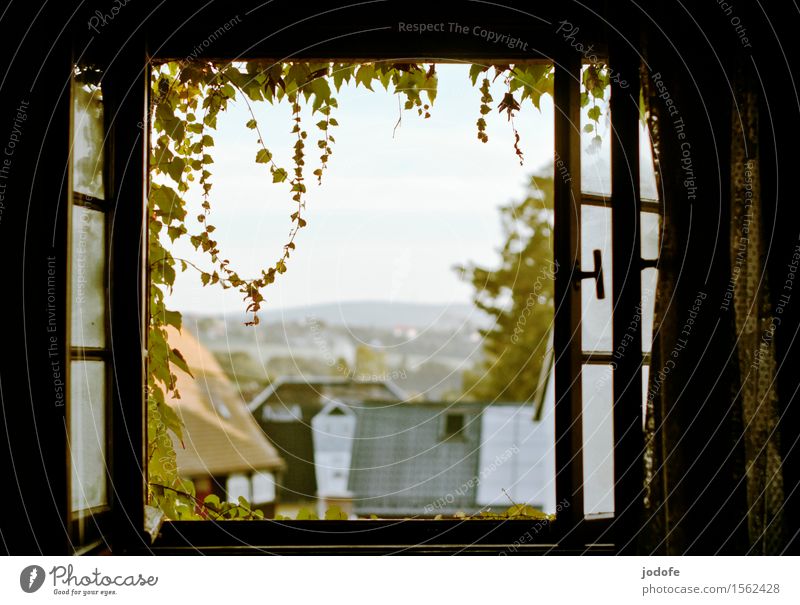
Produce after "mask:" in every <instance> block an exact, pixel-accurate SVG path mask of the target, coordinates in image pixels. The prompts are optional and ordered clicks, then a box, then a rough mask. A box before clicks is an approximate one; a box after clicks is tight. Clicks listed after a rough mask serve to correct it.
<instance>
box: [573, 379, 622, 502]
mask: <svg viewBox="0 0 800 605" xmlns="http://www.w3.org/2000/svg"><path fill="white" fill-rule="evenodd" d="M581 384H582V387H583V419H582V420H583V422H582V427H583V510H584V514H585V515H587V516H588V515H597V514H601V513H613V512H614V419H613V414H612V411H613V402H614V391H613V388H614V387H613V376H612V370H611V366H610V365H584V366H583V371H582V382H581Z"/></svg>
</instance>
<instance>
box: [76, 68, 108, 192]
mask: <svg viewBox="0 0 800 605" xmlns="http://www.w3.org/2000/svg"><path fill="white" fill-rule="evenodd" d="M81 79H82V77H81V75H80V74H79V75H76V76H75V78H74V79H73V82H72V190H73V191H77V192H78V193H83V194H84V195H88V196H91V197H94V198H98V199H104V197H105V192H104V190H103V143H104V141H105V128H104V126H103V95H102V92H101V91H100V87H99V86H97V85H95V84H88V83H85V82H81V81H80V80H81Z"/></svg>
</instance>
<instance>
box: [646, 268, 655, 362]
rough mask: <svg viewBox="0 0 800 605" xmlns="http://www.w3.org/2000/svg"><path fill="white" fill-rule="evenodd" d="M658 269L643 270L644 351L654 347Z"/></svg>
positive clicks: (647, 351)
mask: <svg viewBox="0 0 800 605" xmlns="http://www.w3.org/2000/svg"><path fill="white" fill-rule="evenodd" d="M657 285H658V269H645V270H644V271H642V351H643V352H645V353H649V352H650V351H651V350H652V349H653V311H654V310H655V306H656V287H657Z"/></svg>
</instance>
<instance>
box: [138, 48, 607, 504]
mask: <svg viewBox="0 0 800 605" xmlns="http://www.w3.org/2000/svg"><path fill="white" fill-rule="evenodd" d="M490 70H493V71H494V77H493V79H494V80H496V79H498V78H501V81H503V82H504V84H505V86H506V93H505V94H504V96H503V99H502V101H501V102H500V103H499V104H498V106H497V109H498V111H501V112H503V111H504V112H506V114H507V117H508V121H509V122H510V124H511V128H512V132H513V136H514V142H513V148H514V152H515V154H516V156H517V157H518V159H519V161H520V163H522V160H523V155H522V151H521V148H520V137H519V133H518V132H517V130H516V128H515V126H514V121H513V120H514V116H515V115H516V114H517V112H519V111H520V110H521V107H522V104H523V103H525V102H526V101H529V102H530V103H531V104H532V105H533V106H534V107H535V108H537V109H538V108H539V102H540V99H541V97H542V95H544V94H552V85H553V67H552V66H551V65H544V64H542V65H538V64H537V65H527V64H526V65H493V66H486V65H472V66H471V67H470V71H469V77H470V79H471V81H472V84H473V85H477V82H478V79H479V78H481V84H480V87H479V93H480V108H479V112H480V117H479V119H478V121H477V132H478V139H479V140H480V141H482V142H484V143H485V142H487V141H488V134H487V132H486V120H485V116H486V115H487V114H488V113H489V112H491V111H492V110H493V108H492V104H493V103H494V99H493V97H492V95H491V92H490V86H491V81H490V79H489V72H490ZM151 73H152V95H151V106H150V111H149V114H150V115H149V117H150V124H151V125H152V136H151V139H150V140H151V145H150V157H149V165H150V173H151V176H152V179H151V184H150V189H149V194H148V219H149V221H148V222H149V224H148V231H149V237H148V242H149V243H148V246H149V249H148V253H149V262H150V264H149V269H150V276H149V277H150V285H149V311H150V314H149V325H148V368H149V371H148V381H147V411H148V415H147V453H148V484H149V489H148V501H149V502H148V503H149V504H151V505H154V506H156V507H158V508H160V509H161V510H162V511H163V512H164V513H165V515H166V516H167V517H168V518H171V519H209V518H213V519H244V518H248V519H251V518H261V515H260V513H259V511H256V510H253V509H251V507H250V506H249V504H248V503H247V502H246V501H244V500H240V502H239V503H238V504H231V503H221V502H219V500H218V499H216V498H215V497H213V496H209V497H207V498H205V500H203V501H202V502H201V501H199V500H198V499H197V497H196V495H195V491H194V486H193V485H192V483H191V482H189V481H186V480H183V479H181V477H180V474H179V472H178V468H177V462H176V453H175V449H174V446H173V438H174V439H175V440H176V441H177V442H179V443H182V426H181V422H180V419H179V417H178V415H177V414H176V413H175V411H174V410H173V409H172V407H171V406H170V405H169V400H170V399H176V398H179V397H180V393H179V392H178V390H177V376H176V374H175V373H174V372H176V371H183V372H189V371H190V368H189V367H188V365H187V363H186V360H185V359H184V357H183V355H182V354H181V353H180V351H178V350H177V349H174V348H170V347H169V343H168V338H167V327H168V326H172V327H174V328H176V329H178V330H180V329H181V315H180V313H178V312H177V311H173V310H169V309H167V307H166V303H165V297H166V294H167V293H169V292H170V291H171V290H172V288H173V286H174V284H175V278H176V274H177V272H178V271H189V270H191V271H195V272H197V273H198V275H199V279H200V282H201V284H202V285H203V286H218V287H221V288H223V289H231V288H232V289H236V290H238V292H239V293H240V294H241V296H242V299H243V304H244V306H245V308H246V310H247V312H248V314H249V320H248V322H247V324H248V325H256V324H258V321H259V318H258V313H259V311H260V310H261V308H262V305H263V304H264V302H265V298H264V291H265V289H266V288H267V287H268V286H269V285H271V284H272V283H274V282H275V280H276V279H277V277H278V276H279V275H281V274H283V273H285V272H286V271H287V269H288V266H289V263H290V260H291V256H292V253H293V252H294V250H295V249H296V241H295V240H296V238H297V235H298V233H299V231H300V230H301V229H303V228H304V227H305V226H306V225H307V221H306V218H305V209H306V205H305V195H306V193H307V187H308V185H307V166H306V162H307V161H313V163H314V167H313V170H311V174H312V175H313V177H314V180H315V181H316V183H317V184H321V183H322V181H323V175H324V173H325V171H326V170H327V169H328V165H329V162H330V160H331V157H332V155H333V152H334V146H335V143H336V139H335V136H334V130H335V128H336V127H338V122H337V120H336V117H335V113H336V110H337V109H338V102H337V100H336V97H335V95H336V93H338V92H339V91H340V90H341V87H342V86H344V85H346V84H347V85H349V84H351V83H352V84H353V85H355V86H363V87H364V88H365V89H367V90H370V91H373V90H375V87H377V86H382V87H383V89H384V90H386V91H391V92H392V93H393V94H396V95H397V96H398V101H399V103H400V106H401V117H402V111H415V112H416V114H417V115H418V116H419V117H420V118H422V119H426V118H429V117H430V115H431V114H430V112H431V111H432V107H433V104H434V102H435V100H436V92H437V86H438V78H437V75H436V65H435V64H422V63H391V62H375V63H331V62H301V63H291V62H278V63H274V62H267V61H247V62H234V63H226V64H220V63H214V62H209V61H199V60H195V61H187V62H181V63H180V64H179V63H176V62H167V63H161V64H155V65H153V69H152V71H151ZM586 73H590V71H589V70H587V72H586ZM587 78H589V79H588V80H587ZM607 81H608V75H607V72H605V71H603V70H602V69H596V70H594V71H591V76H586V74H584V82H585V83H587V82H588V85H587V89H588V90H589V94H590V95H591V96H592V98H594V99H595V100H596V99H598V98H602V94H603V86H604V85H603V82H607ZM233 102H242V103H244V104H246V106H247V108H248V119H247V122H246V123H245V126H246V127H247V128H248V129H249V130H250V131H252V132H253V137H254V140H253V144H254V150H253V151H254V155H253V157H254V161H255V163H256V164H257V165H259V166H263V167H264V173H265V174H264V176H265V182H267V183H272V184H273V185H274V186H277V187H282V188H285V190H286V195H287V197H288V198H289V199H290V200H291V203H292V208H291V212H289V213H288V220H289V224H290V229H289V234H288V237H287V240H286V242H285V244H284V245H283V250H282V253H281V254H280V255H279V256H278V258H275V259H272V260H271V261H269V262H265V263H264V266H263V268H262V269H261V270H260V272H259V273H258V274H257V275H255V276H244V275H241V274H240V273H239V271H238V270H237V269H236V267H235V265H234V264H233V263H232V262H231V260H230V259H228V258H226V257H225V255H224V254H223V253H222V251H221V250H220V249H219V247H218V243H217V241H216V239H215V238H214V232H215V231H216V227H215V225H214V221H213V215H212V208H213V204H214V200H213V197H214V183H213V165H214V153H213V150H214V132H215V130H216V127H217V120H218V118H219V115H220V113H221V112H224V111H226V110H227V109H228V107H230V105H231V103H233ZM587 102H588V96H587ZM259 103H269V104H272V105H278V104H282V103H285V104H287V105H288V106H289V108H290V109H291V122H290V124H289V131H290V133H291V134H293V135H294V147H293V154H292V158H291V165H288V166H283V165H279V164H278V163H277V162H276V160H275V154H274V153H273V151H272V149H271V148H270V146H269V141H268V140H267V139H266V137H265V136H264V132H265V130H263V129H262V128H261V125H260V124H259V122H258V119H257V118H256V115H255V112H254V111H253V106H254V105H255V104H259ZM309 114H310V116H311V120H310V122H309V125H307V124H306V118H307V117H308V115H309ZM598 118H599V116H598ZM593 119H594V118H593ZM398 124H399V121H398ZM271 126H273V127H274V125H271ZM312 132H313V133H314V134H315V136H314V137H313V138H312V139H311V140H313V141H315V142H316V153H315V157H314V158H313V159H309V157H308V155H309V154H308V153H307V146H308V145H309V137H310V136H311V133H312ZM193 187H196V188H199V191H200V193H201V197H202V202H201V203H200V206H199V208H191V207H190V203H189V201H188V200H187V193H188V192H189V191H190V190H191V189H192V188H193ZM189 216H193V217H194V218H195V219H196V221H197V224H198V225H199V227H192V228H190V226H189V225H188V224H187V219H188V217H189ZM182 238H183V239H188V241H189V242H190V243H191V245H192V246H193V247H194V248H195V249H196V250H197V251H199V252H200V253H201V254H202V258H203V263H204V266H200V265H199V264H197V263H194V262H190V261H188V260H186V259H181V258H177V257H175V256H174V255H173V254H172V252H171V248H172V244H174V243H175V242H177V241H178V240H181V239H182ZM342 515H343V513H342V512H341V511H338V510H330V511H328V514H326V518H343V517H342ZM308 518H311V513H308Z"/></svg>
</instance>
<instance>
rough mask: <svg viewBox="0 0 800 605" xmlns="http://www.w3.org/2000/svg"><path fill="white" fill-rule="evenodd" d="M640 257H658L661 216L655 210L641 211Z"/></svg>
mask: <svg viewBox="0 0 800 605" xmlns="http://www.w3.org/2000/svg"><path fill="white" fill-rule="evenodd" d="M641 216H642V258H645V259H651V258H658V251H659V242H660V239H659V235H660V233H661V232H660V230H661V216H660V215H659V214H657V213H655V212H642V214H641Z"/></svg>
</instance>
